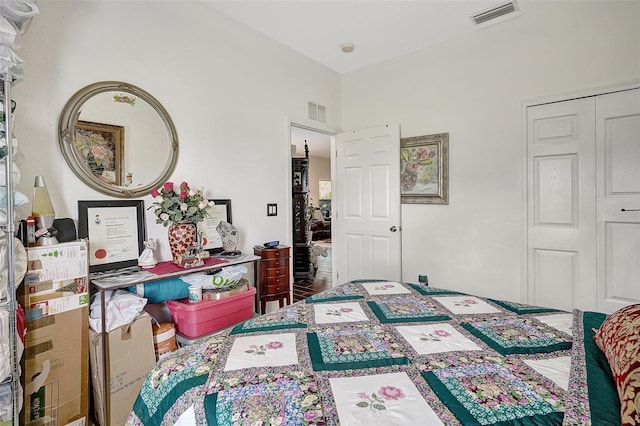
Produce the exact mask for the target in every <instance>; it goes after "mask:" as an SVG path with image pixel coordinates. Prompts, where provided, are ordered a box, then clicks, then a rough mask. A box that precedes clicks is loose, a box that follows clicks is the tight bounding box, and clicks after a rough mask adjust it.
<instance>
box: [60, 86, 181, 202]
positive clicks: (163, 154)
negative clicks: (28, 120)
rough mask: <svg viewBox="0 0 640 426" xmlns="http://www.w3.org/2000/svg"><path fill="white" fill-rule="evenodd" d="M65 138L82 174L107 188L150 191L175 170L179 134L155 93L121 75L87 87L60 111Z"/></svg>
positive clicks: (121, 193) (65, 150) (120, 192)
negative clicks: (120, 77) (152, 93)
mask: <svg viewBox="0 0 640 426" xmlns="http://www.w3.org/2000/svg"><path fill="white" fill-rule="evenodd" d="M58 130H59V138H60V140H59V142H60V147H61V149H62V155H63V156H64V159H65V160H66V161H67V164H69V167H71V170H73V172H74V173H75V175H76V176H78V178H80V180H81V181H82V182H84V183H85V184H87V185H88V186H90V187H91V188H93V189H95V190H96V191H99V192H101V193H103V194H107V195H111V196H114V197H120V198H131V197H137V196H141V195H146V194H148V193H149V192H151V190H152V189H154V188H158V187H159V186H160V185H162V184H163V183H164V182H165V181H166V180H167V179H168V178H169V176H170V175H171V172H173V169H174V168H175V165H176V162H177V160H178V135H177V133H176V129H175V126H174V125H173V122H172V121H171V117H169V114H168V113H167V111H166V110H165V109H164V108H163V107H162V105H160V103H159V102H158V101H157V100H156V99H155V98H154V97H153V96H151V95H150V94H149V93H147V92H145V91H144V90H142V89H140V88H139V87H136V86H133V85H131V84H127V83H123V82H120V81H103V82H99V83H94V84H91V85H89V86H86V87H83V88H82V89H80V90H79V91H78V92H76V94H74V95H73V96H72V97H71V99H69V101H68V102H67V104H66V105H65V106H64V109H63V110H62V114H61V115H60V123H59V129H58Z"/></svg>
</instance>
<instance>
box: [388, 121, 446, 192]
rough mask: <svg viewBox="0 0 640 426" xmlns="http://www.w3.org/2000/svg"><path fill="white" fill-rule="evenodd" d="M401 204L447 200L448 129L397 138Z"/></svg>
mask: <svg viewBox="0 0 640 426" xmlns="http://www.w3.org/2000/svg"><path fill="white" fill-rule="evenodd" d="M400 186H401V187H400V199H401V202H402V203H403V204H449V133H440V134H436V135H425V136H415V137H411V138H402V139H400Z"/></svg>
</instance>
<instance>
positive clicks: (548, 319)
mask: <svg viewBox="0 0 640 426" xmlns="http://www.w3.org/2000/svg"><path fill="white" fill-rule="evenodd" d="M535 319H537V320H538V321H541V322H543V323H545V324H547V325H548V326H551V327H553V328H555V329H556V330H560V331H564V332H565V333H567V334H568V335H569V336H572V335H573V334H572V332H571V329H572V328H573V314H551V315H540V316H537V317H535Z"/></svg>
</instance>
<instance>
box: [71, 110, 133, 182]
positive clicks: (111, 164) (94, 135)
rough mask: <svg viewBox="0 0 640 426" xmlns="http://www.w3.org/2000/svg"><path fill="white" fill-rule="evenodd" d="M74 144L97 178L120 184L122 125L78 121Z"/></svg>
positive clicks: (122, 154) (122, 160)
mask: <svg viewBox="0 0 640 426" xmlns="http://www.w3.org/2000/svg"><path fill="white" fill-rule="evenodd" d="M75 144H76V149H77V150H78V152H79V153H80V156H81V157H82V159H83V160H84V163H85V164H86V166H87V167H88V168H89V169H90V170H91V172H92V173H93V174H94V175H95V176H96V177H97V178H98V179H101V180H103V181H105V182H107V183H111V184H114V185H122V164H123V162H124V158H123V156H124V127H122V126H114V125H111V124H103V123H93V122H90V121H78V123H77V124H76V137H75Z"/></svg>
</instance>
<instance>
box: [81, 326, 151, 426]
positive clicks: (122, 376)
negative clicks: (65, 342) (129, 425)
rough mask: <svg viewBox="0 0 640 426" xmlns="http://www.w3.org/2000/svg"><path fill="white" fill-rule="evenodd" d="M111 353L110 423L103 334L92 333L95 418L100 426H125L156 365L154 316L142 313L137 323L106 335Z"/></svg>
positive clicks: (90, 344) (109, 363)
mask: <svg viewBox="0 0 640 426" xmlns="http://www.w3.org/2000/svg"><path fill="white" fill-rule="evenodd" d="M107 339H108V348H109V353H108V354H107V364H108V365H109V387H110V392H111V403H110V421H109V422H107V421H106V419H105V414H106V412H105V404H106V401H105V399H104V385H103V384H104V365H105V364H104V363H103V362H102V344H103V341H102V333H97V332H95V331H93V330H89V347H90V349H89V352H90V357H91V362H90V364H91V383H92V387H93V405H94V409H95V418H96V420H97V421H98V422H99V423H100V424H101V425H103V426H104V425H123V424H125V423H126V421H127V417H128V416H129V412H130V411H131V408H132V407H133V403H134V402H135V400H136V397H137V396H138V393H139V392H140V388H141V387H142V383H143V382H144V379H145V377H146V376H147V373H148V372H149V371H151V369H152V368H153V366H154V365H155V363H156V353H155V349H154V347H153V331H152V330H151V317H150V316H149V315H147V314H143V315H142V316H140V317H138V318H137V319H136V320H135V321H133V322H132V323H130V324H127V325H125V326H122V327H119V328H117V329H115V330H112V331H110V332H109V333H107Z"/></svg>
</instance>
